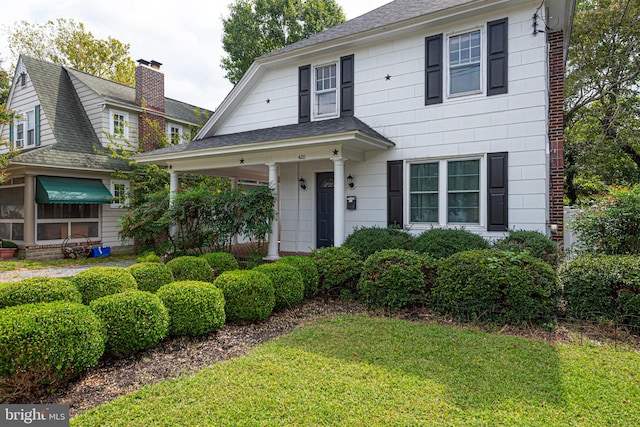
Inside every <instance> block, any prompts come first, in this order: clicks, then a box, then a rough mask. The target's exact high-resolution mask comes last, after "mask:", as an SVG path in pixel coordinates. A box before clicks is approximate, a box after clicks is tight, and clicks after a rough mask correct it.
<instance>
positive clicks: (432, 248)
mask: <svg viewBox="0 0 640 427" xmlns="http://www.w3.org/2000/svg"><path fill="white" fill-rule="evenodd" d="M488 248H489V242H487V241H486V240H485V239H483V238H482V236H479V235H477V234H474V233H472V232H470V231H467V230H463V229H461V228H432V229H430V230H427V231H425V232H423V233H422V234H420V235H419V236H418V237H416V238H415V239H413V250H414V251H416V252H420V253H427V254H429V255H431V256H432V257H434V258H436V259H443V258H447V257H449V256H451V255H453V254H455V253H458V252H463V251H470V250H473V249H488Z"/></svg>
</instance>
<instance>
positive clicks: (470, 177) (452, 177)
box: [447, 159, 480, 224]
mask: <svg viewBox="0 0 640 427" xmlns="http://www.w3.org/2000/svg"><path fill="white" fill-rule="evenodd" d="M447 222H449V223H466V224H478V223H479V222H480V160H478V159H474V160H459V161H449V162H448V163H447Z"/></svg>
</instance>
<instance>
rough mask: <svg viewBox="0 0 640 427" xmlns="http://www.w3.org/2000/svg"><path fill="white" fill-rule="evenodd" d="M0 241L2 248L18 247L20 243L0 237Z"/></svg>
mask: <svg viewBox="0 0 640 427" xmlns="http://www.w3.org/2000/svg"><path fill="white" fill-rule="evenodd" d="M0 241H1V242H2V245H1V246H0V248H12V249H18V245H17V244H16V242H12V241H11V240H2V239H0Z"/></svg>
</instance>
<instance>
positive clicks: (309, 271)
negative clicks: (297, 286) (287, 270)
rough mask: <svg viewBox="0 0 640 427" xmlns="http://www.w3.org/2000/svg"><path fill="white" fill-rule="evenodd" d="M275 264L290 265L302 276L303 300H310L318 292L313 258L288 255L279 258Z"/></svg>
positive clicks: (317, 278)
mask: <svg viewBox="0 0 640 427" xmlns="http://www.w3.org/2000/svg"><path fill="white" fill-rule="evenodd" d="M276 263H284V264H288V265H292V266H294V267H295V268H297V269H298V271H299V272H300V274H301V275H302V282H303V283H304V297H305V298H311V297H312V296H314V295H315V294H316V292H318V285H319V282H320V276H319V274H318V267H317V266H316V262H315V261H314V259H313V258H311V257H309V256H298V255H289V256H284V257H282V258H280V259H279V260H278V261H276Z"/></svg>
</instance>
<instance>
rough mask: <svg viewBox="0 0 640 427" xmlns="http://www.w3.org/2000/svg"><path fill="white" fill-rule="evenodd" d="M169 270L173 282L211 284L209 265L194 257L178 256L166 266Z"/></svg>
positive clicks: (211, 272)
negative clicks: (190, 281) (173, 279)
mask: <svg viewBox="0 0 640 427" xmlns="http://www.w3.org/2000/svg"><path fill="white" fill-rule="evenodd" d="M166 265H167V267H169V268H170V269H171V272H172V273H173V277H174V278H175V280H180V281H182V280H195V281H199V282H211V281H212V279H213V277H212V276H213V270H212V269H211V266H210V265H209V263H208V262H207V261H206V260H205V259H202V258H198V257H195V256H180V257H177V258H174V259H172V260H171V261H169V262H168V263H167V264H166Z"/></svg>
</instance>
